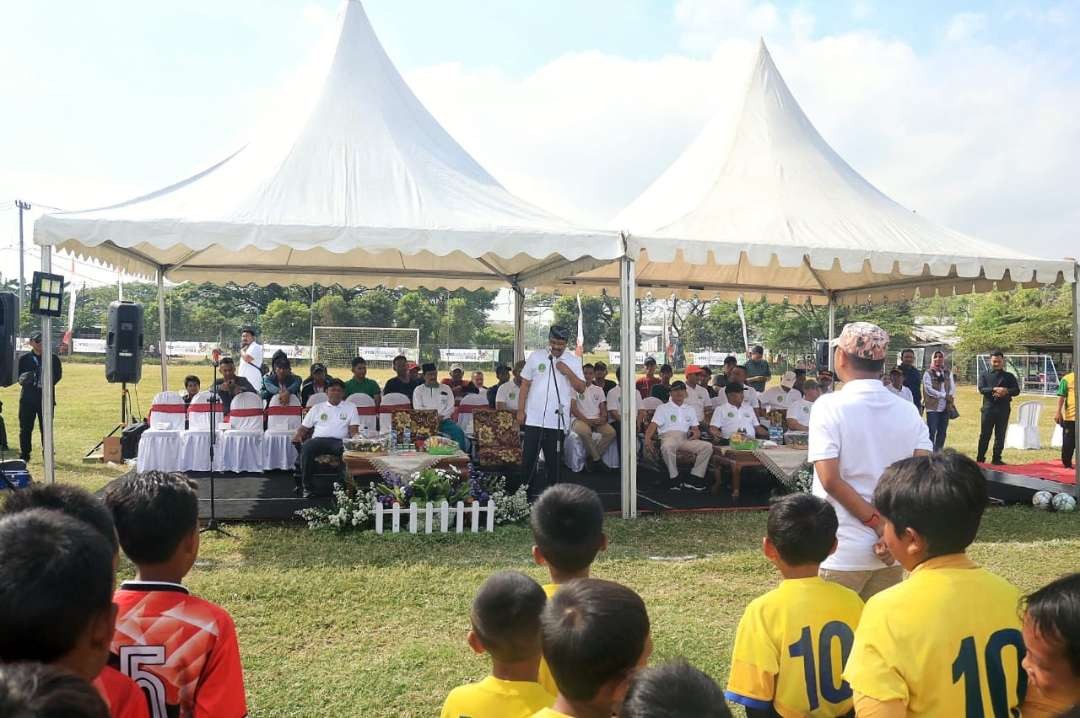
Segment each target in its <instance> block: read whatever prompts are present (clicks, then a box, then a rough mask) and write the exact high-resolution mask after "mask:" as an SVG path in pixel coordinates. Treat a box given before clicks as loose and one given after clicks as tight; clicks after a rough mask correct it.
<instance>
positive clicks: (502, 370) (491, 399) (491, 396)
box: [487, 364, 510, 409]
mask: <svg viewBox="0 0 1080 718" xmlns="http://www.w3.org/2000/svg"><path fill="white" fill-rule="evenodd" d="M495 378H496V379H497V381H496V383H495V386H489V387H488V390H487V403H488V406H490V407H491V408H492V409H494V408H495V395H496V394H498V393H499V387H500V386H502V385H503V384H505V383H506V382H508V381H510V367H508V366H506V365H505V364H500V365H499V366H497V367H495Z"/></svg>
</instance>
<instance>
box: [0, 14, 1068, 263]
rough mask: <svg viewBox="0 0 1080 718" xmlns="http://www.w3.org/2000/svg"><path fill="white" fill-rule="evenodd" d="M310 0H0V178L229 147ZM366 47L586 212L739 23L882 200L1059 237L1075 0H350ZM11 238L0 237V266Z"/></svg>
mask: <svg viewBox="0 0 1080 718" xmlns="http://www.w3.org/2000/svg"><path fill="white" fill-rule="evenodd" d="M337 7H338V3H337V2H336V1H334V0H298V1H297V2H286V1H284V0H277V1H272V0H228V1H227V2H220V1H218V2H210V1H208V0H191V1H189V2H184V3H163V2H145V1H143V2H135V1H134V0H106V1H103V2H100V3H87V2H84V1H83V2H79V1H76V0H52V1H49V2H26V1H23V0H0V11H2V15H0V17H3V18H4V22H3V24H2V26H0V82H3V83H4V85H5V87H4V90H5V92H4V98H5V99H4V108H3V110H4V111H2V112H0V247H2V246H5V245H6V246H10V245H11V243H12V241H13V239H14V236H13V231H14V224H13V218H14V212H13V211H12V210H11V209H10V207H11V200H13V199H14V198H15V197H16V196H22V197H26V198H28V199H31V200H35V201H37V202H40V203H47V204H54V205H60V206H64V207H67V208H73V207H85V206H93V205H96V204H100V203H103V202H110V201H115V200H118V199H124V198H126V197H128V196H132V195H134V194H138V193H142V192H144V191H146V190H149V189H153V188H156V187H159V186H163V185H165V184H168V183H171V182H173V181H175V180H176V179H178V178H180V177H182V176H185V175H186V174H189V173H190V172H191V171H193V170H195V169H197V168H199V167H200V166H203V165H205V164H206V163H208V162H210V161H212V160H214V159H215V158H219V157H221V156H223V155H224V154H225V153H227V152H228V151H229V150H231V149H232V148H235V147H236V146H238V145H239V144H240V143H241V142H242V141H243V139H244V138H245V136H246V134H247V131H248V128H250V127H251V126H253V125H254V124H255V123H257V121H258V117H259V116H260V115H261V114H263V113H265V112H272V111H273V108H274V104H273V98H274V96H275V92H276V90H277V88H279V87H280V86H281V85H282V84H283V83H284V82H286V81H287V80H288V79H289V78H290V76H291V73H294V71H295V69H296V68H297V67H300V66H301V65H302V64H303V63H304V61H305V59H306V58H308V57H309V56H310V55H311V53H312V51H313V48H314V47H315V46H316V44H317V43H318V42H319V40H320V37H321V36H322V35H323V33H325V31H326V29H327V27H328V26H329V25H330V24H331V21H332V18H333V16H334V15H335V14H336V12H337ZM365 7H366V9H367V11H368V14H369V16H370V18H371V20H372V23H373V25H374V27H375V30H376V32H377V33H378V35H379V37H380V39H381V40H382V42H383V44H384V45H385V46H386V49H387V51H388V53H389V55H390V57H391V58H392V59H393V60H394V62H395V63H396V64H397V65H398V67H399V69H400V70H401V71H402V73H403V74H404V75H405V77H406V79H407V80H408V81H409V82H410V84H411V85H412V86H413V88H414V90H415V91H416V92H417V94H418V95H419V96H420V98H421V100H422V101H424V102H425V103H426V104H427V105H428V106H429V108H430V109H431V110H432V112H433V114H435V116H436V117H437V118H439V119H440V121H442V122H443V123H444V125H446V127H447V128H448V129H449V130H450V131H451V133H452V134H454V135H455V137H457V138H458V139H459V141H461V142H462V144H463V145H464V146H465V147H466V148H467V149H468V150H470V151H471V152H473V154H474V155H475V156H476V157H477V159H479V160H480V161H481V162H482V163H483V164H485V165H486V166H487V167H488V168H489V169H490V170H491V171H492V172H493V174H495V176H496V177H498V178H499V179H500V180H502V181H504V183H506V184H507V185H508V186H509V187H510V188H511V189H512V190H514V191H516V192H518V193H519V194H522V195H523V196H525V197H526V198H528V199H531V200H534V201H536V202H538V203H539V204H542V205H544V206H546V207H548V208H550V209H552V210H554V211H557V212H560V213H563V214H565V215H569V216H573V217H575V218H583V219H584V220H586V221H590V222H593V223H598V222H602V221H603V220H604V218H608V217H610V216H612V215H613V214H614V213H615V212H616V211H617V210H618V209H619V208H621V206H623V205H625V204H626V203H627V202H629V201H630V200H631V199H633V197H634V196H636V194H637V193H638V192H640V191H641V190H642V189H643V188H644V187H645V186H646V185H647V184H648V182H649V181H650V180H651V178H653V177H655V176H656V175H657V174H658V173H659V172H661V171H662V170H663V169H664V168H665V167H666V166H667V164H669V163H670V162H671V161H672V160H673V159H674V158H675V156H677V154H678V153H679V151H681V149H682V148H683V147H685V145H686V144H687V143H688V142H689V141H690V140H691V139H692V138H693V136H694V135H695V134H696V132H697V131H698V130H699V129H700V128H701V126H702V125H703V124H704V122H705V121H707V119H708V117H709V116H710V115H711V114H712V113H713V112H715V111H719V110H722V109H723V106H722V105H723V102H722V101H721V100H720V99H717V98H719V97H721V96H722V95H723V94H724V93H723V92H722V91H721V90H722V89H723V88H722V87H721V86H722V85H725V84H726V85H733V84H734V83H737V81H738V79H739V78H735V77H734V74H735V73H733V72H731V71H729V70H730V68H731V67H732V63H731V62H730V59H731V58H733V57H736V56H737V55H738V54H739V53H743V54H745V53H746V52H748V51H749V48H751V47H752V45H753V43H755V42H756V39H757V37H758V36H759V35H763V36H764V37H765V38H766V41H767V42H768V43H769V46H770V48H771V49H772V50H773V53H774V56H775V57H776V59H777V62H778V63H779V66H780V70H781V72H782V73H783V74H784V75H785V77H786V78H787V80H788V83H789V85H790V86H791V87H792V90H793V92H794V93H795V95H796V97H797V98H798V99H799V101H800V103H801V104H802V105H803V107H804V109H805V110H806V111H807V113H808V115H809V116H810V118H811V120H812V121H814V122H815V124H816V125H817V127H818V129H819V130H821V131H822V134H823V135H824V136H825V137H826V139H827V140H829V141H830V142H831V143H832V144H833V146H834V147H836V149H837V150H838V151H839V152H840V153H841V154H842V155H843V156H844V157H845V158H846V159H847V160H848V161H849V162H850V163H851V164H852V165H853V166H854V167H856V169H858V170H859V171H860V172H862V173H863V174H864V175H865V176H867V177H868V179H870V180H871V181H872V182H874V183H875V184H877V185H878V186H879V187H881V188H882V189H883V190H885V191H886V192H887V193H889V194H891V195H892V196H894V197H895V198H896V199H897V200H898V201H900V202H902V203H904V204H906V205H907V206H910V207H912V208H914V209H918V210H919V211H923V212H925V213H927V214H928V215H930V216H932V217H934V218H935V219H938V220H940V221H941V222H943V223H945V224H949V225H951V226H955V227H956V228H957V229H960V230H963V231H967V232H971V233H975V234H978V235H980V236H984V237H987V238H989V239H993V240H996V241H999V242H1002V243H1005V244H1010V245H1012V246H1016V247H1020V248H1024V249H1027V250H1028V251H1033V252H1037V253H1040V254H1046V255H1047V256H1062V255H1063V254H1066V253H1070V254H1074V255H1075V254H1076V251H1075V250H1073V251H1071V252H1070V251H1069V250H1071V249H1072V246H1074V245H1075V244H1076V241H1075V232H1076V227H1077V226H1080V209H1078V208H1077V203H1076V202H1075V187H1076V186H1077V182H1080V170H1078V169H1077V167H1078V166H1080V161H1078V160H1080V130H1078V126H1080V123H1077V122H1076V121H1075V120H1074V119H1073V118H1075V117H1076V116H1077V113H1080V66H1078V58H1080V53H1078V52H1077V51H1076V49H1075V38H1076V37H1077V36H1078V30H1080V0H1073V1H1070V2H1052V3H1027V2H1008V1H1006V0H992V1H990V2H931V1H929V0H917V1H913V2H874V1H872V0H851V1H847V0H836V1H834V2H817V3H814V2H806V1H803V2H783V1H781V0H776V1H775V2H756V1H755V0H677V1H675V0H672V1H667V2H664V1H661V0H621V1H618V0H588V1H587V2H582V1H581V0H503V1H496V0H454V1H453V2H447V1H446V0H369V2H367V3H366V4H365ZM13 257H14V255H13V254H12V253H11V252H2V253H0V271H2V272H3V273H4V274H9V271H10V270H9V268H10V266H11V265H10V264H9V259H11V258H13Z"/></svg>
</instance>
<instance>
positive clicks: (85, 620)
mask: <svg viewBox="0 0 1080 718" xmlns="http://www.w3.org/2000/svg"><path fill="white" fill-rule="evenodd" d="M112 594H113V551H112V547H111V546H109V543H108V541H106V540H105V537H104V536H102V535H101V534H100V533H98V531H97V530H95V529H94V528H93V527H91V526H90V525H88V524H86V523H84V522H82V521H79V520H78V519H74V518H72V517H70V516H66V515H64V514H62V513H60V512H59V511H50V510H46V509H31V510H29V511H22V512H20V513H17V514H14V515H11V516H5V517H3V518H0V662H4V661H38V662H41V663H52V662H53V661H56V660H58V659H59V658H61V657H63V656H64V655H66V654H67V653H68V652H69V651H70V650H71V649H72V648H73V647H74V646H75V644H76V643H77V642H78V641H79V639H80V638H81V636H82V634H83V632H84V631H85V630H86V627H87V626H88V625H89V624H90V622H91V621H92V620H93V619H94V617H95V616H98V615H100V614H101V613H103V612H106V611H108V610H109V609H110V607H111V606H112Z"/></svg>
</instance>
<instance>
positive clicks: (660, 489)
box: [102, 470, 776, 521]
mask: <svg viewBox="0 0 1080 718" xmlns="http://www.w3.org/2000/svg"><path fill="white" fill-rule="evenodd" d="M189 476H191V478H193V479H195V480H196V481H198V483H199V515H200V516H201V517H202V518H204V519H206V518H209V517H210V480H209V478H207V475H206V474H200V473H197V472H192V473H191V474H189ZM661 478H664V477H661V476H659V475H656V474H652V473H650V472H647V471H639V472H638V497H637V508H638V512H639V513H657V512H671V511H724V510H726V511H732V510H735V511H738V510H760V509H763V508H767V507H768V505H769V498H770V496H771V494H772V491H773V489H774V488H775V487H776V482H775V481H774V480H773V479H772V478H771V477H770V476H768V474H767V473H766V472H765V471H764V470H761V471H760V472H759V471H757V470H753V471H744V472H743V482H742V483H743V487H742V496H741V497H740V499H739V503H738V505H735V504H733V503H732V501H731V494H730V493H729V489H728V488H727V487H726V486H725V489H724V492H723V493H722V494H721V495H720V496H713V495H712V494H711V493H710V492H708V491H705V492H703V493H696V492H691V491H671V490H670V489H668V488H667V487H666V485H667V483H668V482H667V481H666V479H665V480H664V481H663V482H660V481H658V480H659V479H661ZM562 480H563V481H567V482H572V483H575V484H581V485H583V486H588V487H589V488H592V489H594V490H595V491H596V492H597V493H598V494H599V495H600V498H601V500H602V501H603V502H604V508H605V509H606V510H608V511H609V512H614V513H618V512H620V511H621V506H622V502H621V499H620V496H621V492H620V486H619V484H620V478H619V474H618V472H615V471H610V472H605V473H593V474H588V473H577V474H576V473H573V472H571V471H569V470H566V471H564V473H563V475H562ZM214 484H215V497H216V501H215V510H216V514H217V518H218V519H220V520H223V521H299V519H298V518H297V517H296V511H298V510H299V509H302V508H306V507H308V506H314V505H318V504H323V505H326V504H328V503H329V501H330V499H314V500H308V499H300V498H297V496H296V493H295V487H296V483H295V481H294V480H293V475H292V474H291V473H289V472H284V471H281V472H268V473H262V474H219V475H218V476H217V477H216V478H215V480H214ZM106 488H108V487H106ZM102 491H104V489H103V490H102Z"/></svg>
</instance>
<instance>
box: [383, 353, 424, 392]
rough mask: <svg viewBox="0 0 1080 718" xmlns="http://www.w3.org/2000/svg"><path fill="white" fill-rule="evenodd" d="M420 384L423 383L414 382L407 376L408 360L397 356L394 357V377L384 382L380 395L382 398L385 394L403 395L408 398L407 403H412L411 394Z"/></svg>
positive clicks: (401, 355) (402, 356)
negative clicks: (381, 394)
mask: <svg viewBox="0 0 1080 718" xmlns="http://www.w3.org/2000/svg"><path fill="white" fill-rule="evenodd" d="M421 384H423V382H421V381H414V380H413V378H412V377H411V376H410V375H409V360H408V359H407V358H406V357H405V355H404V354H398V355H397V356H396V357H394V376H392V377H390V380H389V381H387V382H386V386H384V387H383V391H382V393H383V396H384V397H385V396H386V395H387V394H404V395H405V396H407V397H409V401H412V395H413V392H414V391H415V390H416V387H418V386H420V385H421Z"/></svg>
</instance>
